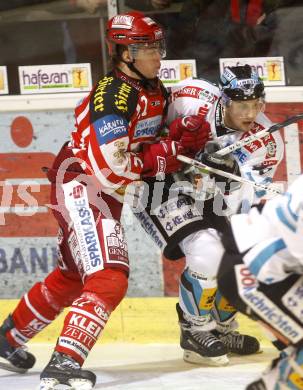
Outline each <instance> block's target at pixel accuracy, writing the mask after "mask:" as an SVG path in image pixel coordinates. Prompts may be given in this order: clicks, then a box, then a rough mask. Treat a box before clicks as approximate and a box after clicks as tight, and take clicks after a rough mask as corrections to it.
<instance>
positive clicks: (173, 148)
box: [142, 139, 183, 176]
mask: <svg viewBox="0 0 303 390" xmlns="http://www.w3.org/2000/svg"><path fill="white" fill-rule="evenodd" d="M182 151H183V148H182V146H181V145H180V143H179V142H175V141H171V140H168V139H164V140H162V141H160V142H159V143H156V144H145V145H144V146H143V153H142V160H143V170H142V176H157V175H158V174H160V173H162V174H164V173H173V172H177V171H178V170H179V169H180V168H181V166H182V163H181V162H180V161H178V160H177V154H179V153H182Z"/></svg>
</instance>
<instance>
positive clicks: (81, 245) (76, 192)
mask: <svg viewBox="0 0 303 390" xmlns="http://www.w3.org/2000/svg"><path fill="white" fill-rule="evenodd" d="M80 187H82V188H81V189H80ZM63 191H64V196H65V206H66V208H67V210H68V211H69V214H70V216H71V219H72V221H73V229H72V231H71V233H70V235H69V237H68V244H69V248H70V250H71V253H72V254H73V258H74V261H75V263H76V265H77V268H78V270H79V272H80V274H81V276H82V277H83V275H90V274H92V273H94V272H96V271H98V270H101V269H103V258H102V253H101V247H100V243H99V237H98V233H97V229H96V224H95V219H94V215H93V212H92V209H91V208H90V205H89V201H88V196H87V190H86V187H85V186H84V185H83V184H80V183H78V182H77V181H75V180H74V181H72V182H69V183H65V184H63Z"/></svg>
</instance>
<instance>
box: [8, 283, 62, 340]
mask: <svg viewBox="0 0 303 390" xmlns="http://www.w3.org/2000/svg"><path fill="white" fill-rule="evenodd" d="M46 289H47V288H46V286H45V285H44V284H43V283H41V282H39V283H36V284H35V285H34V286H33V287H32V288H31V289H30V290H29V291H28V293H26V294H25V295H24V296H23V297H22V299H21V301H20V302H19V304H18V306H17V307H16V309H15V310H14V312H13V313H12V318H13V321H14V324H15V327H14V328H13V329H11V330H10V331H8V332H7V334H6V336H7V339H8V341H9V343H10V344H11V345H12V346H14V347H18V346H20V345H23V344H25V343H26V342H27V341H28V340H30V339H31V338H33V337H34V336H35V335H36V334H37V333H39V332H40V331H41V330H42V329H44V328H45V327H46V326H47V325H48V324H50V323H51V322H52V321H53V320H54V319H55V318H56V317H57V315H58V314H59V313H60V309H61V308H58V307H55V306H52V305H50V303H49V302H48V300H47V299H46V296H45V290H46ZM43 290H44V291H43Z"/></svg>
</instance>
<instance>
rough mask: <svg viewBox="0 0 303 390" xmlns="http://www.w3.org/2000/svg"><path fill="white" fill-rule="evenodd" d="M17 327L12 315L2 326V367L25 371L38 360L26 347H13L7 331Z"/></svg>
mask: <svg viewBox="0 0 303 390" xmlns="http://www.w3.org/2000/svg"><path fill="white" fill-rule="evenodd" d="M14 327H15V325H14V321H13V318H12V316H11V315H9V316H8V317H7V318H6V320H5V321H4V322H3V324H2V325H1V327H0V357H1V358H2V359H5V361H3V360H2V359H0V368H3V369H5V370H8V371H13V372H18V373H21V374H22V373H24V372H26V371H27V370H28V369H30V368H32V367H33V365H34V364H35V362H36V359H35V356H34V355H32V354H31V353H29V352H27V351H26V348H25V347H19V348H16V347H12V346H11V345H10V344H9V342H8V340H7V338H6V333H7V332H8V331H9V330H11V329H13V328H14Z"/></svg>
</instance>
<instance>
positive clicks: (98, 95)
mask: <svg viewBox="0 0 303 390" xmlns="http://www.w3.org/2000/svg"><path fill="white" fill-rule="evenodd" d="M113 79H114V78H113V77H104V78H103V79H102V80H100V81H99V83H98V87H97V88H96V91H95V94H94V110H95V111H99V112H100V111H101V112H102V111H103V110H104V95H105V94H106V91H105V90H106V87H107V86H108V85H110V84H111V83H112V81H113Z"/></svg>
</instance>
